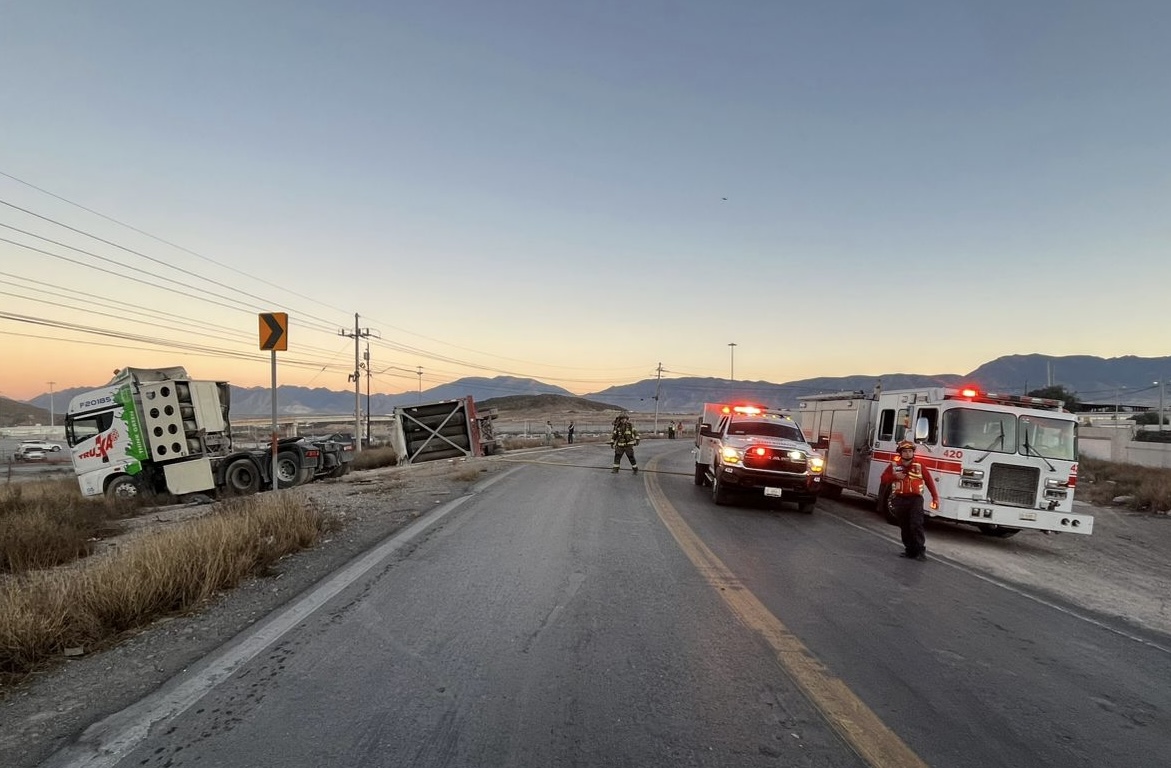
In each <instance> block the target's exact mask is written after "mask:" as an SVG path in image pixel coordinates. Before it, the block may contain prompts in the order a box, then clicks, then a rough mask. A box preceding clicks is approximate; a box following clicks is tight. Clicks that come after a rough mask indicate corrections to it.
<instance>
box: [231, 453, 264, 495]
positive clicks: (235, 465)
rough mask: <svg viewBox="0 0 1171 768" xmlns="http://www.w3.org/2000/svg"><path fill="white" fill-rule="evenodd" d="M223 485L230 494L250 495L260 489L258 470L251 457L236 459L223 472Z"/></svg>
mask: <svg viewBox="0 0 1171 768" xmlns="http://www.w3.org/2000/svg"><path fill="white" fill-rule="evenodd" d="M224 485H225V486H227V491H228V493H229V494H231V495H232V496H251V495H252V494H254V493H256V492H257V491H259V490H260V472H259V471H257V469H256V465H255V464H253V463H252V460H251V459H236V460H235V461H233V462H232V463H231V464H229V465H228V469H227V471H225V472H224Z"/></svg>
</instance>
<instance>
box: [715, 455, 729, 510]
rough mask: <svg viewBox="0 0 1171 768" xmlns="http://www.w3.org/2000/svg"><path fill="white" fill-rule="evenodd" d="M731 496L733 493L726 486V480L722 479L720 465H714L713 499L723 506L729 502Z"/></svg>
mask: <svg viewBox="0 0 1171 768" xmlns="http://www.w3.org/2000/svg"><path fill="white" fill-rule="evenodd" d="M730 496H731V493H730V492H729V491H728V489H727V488H726V487H724V481H723V480H721V479H720V467H719V465H716V466H715V467H712V501H714V502H715V503H716V504H718V505H719V506H721V507H722V506H724V505H725V504H727V503H728V501H729V497H730Z"/></svg>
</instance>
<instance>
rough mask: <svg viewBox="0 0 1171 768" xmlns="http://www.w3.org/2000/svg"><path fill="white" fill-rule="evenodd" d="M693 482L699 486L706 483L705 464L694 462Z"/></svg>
mask: <svg viewBox="0 0 1171 768" xmlns="http://www.w3.org/2000/svg"><path fill="white" fill-rule="evenodd" d="M695 484H696V485H698V486H699V487H700V488H702V487H703V486H705V485H707V466H705V465H703V464H699V463H696V465H695Z"/></svg>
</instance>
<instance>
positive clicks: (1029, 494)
mask: <svg viewBox="0 0 1171 768" xmlns="http://www.w3.org/2000/svg"><path fill="white" fill-rule="evenodd" d="M1040 480H1041V470H1040V469H1038V468H1037V467H1018V466H1014V465H1012V464H993V465H992V470H991V471H990V472H989V473H988V500H989V501H995V502H996V503H998V504H1010V505H1012V506H1014V507H1032V506H1036V503H1037V485H1038V483H1039V482H1040Z"/></svg>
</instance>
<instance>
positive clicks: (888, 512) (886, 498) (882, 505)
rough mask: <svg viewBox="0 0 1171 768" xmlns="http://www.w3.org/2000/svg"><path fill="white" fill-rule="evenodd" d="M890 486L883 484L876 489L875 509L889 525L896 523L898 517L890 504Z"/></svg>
mask: <svg viewBox="0 0 1171 768" xmlns="http://www.w3.org/2000/svg"><path fill="white" fill-rule="evenodd" d="M890 501H891V499H890V486H889V485H884V486H882V487H881V488H879V489H878V504H877V505H876V507H875V509H876V510H877V512H878V514H880V515H882V517H883V519H885V520H886V521H887V522H888V523H890V524H891V525H898V524H899V518H898V515H896V514H895V511H894V509H892V508H891V506H890Z"/></svg>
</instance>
